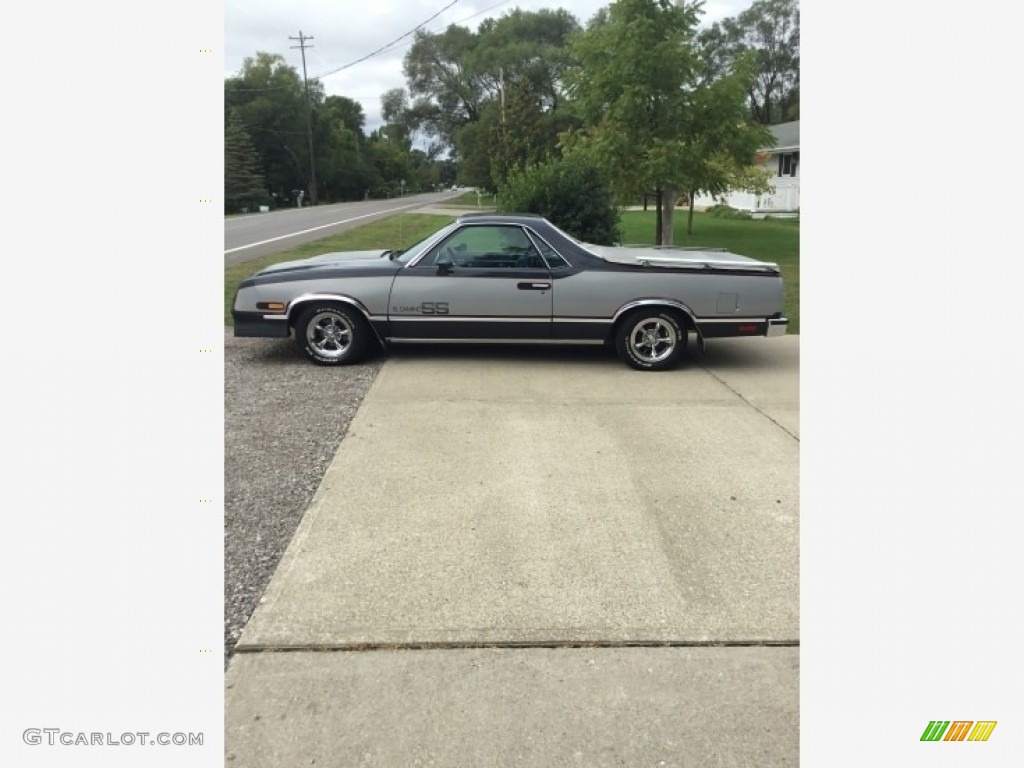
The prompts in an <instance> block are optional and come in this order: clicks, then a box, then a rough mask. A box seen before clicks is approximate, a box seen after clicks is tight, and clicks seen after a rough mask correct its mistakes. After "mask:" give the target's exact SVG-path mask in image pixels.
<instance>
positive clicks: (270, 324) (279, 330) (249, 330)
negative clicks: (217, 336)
mask: <svg viewBox="0 0 1024 768" xmlns="http://www.w3.org/2000/svg"><path fill="white" fill-rule="evenodd" d="M231 316H232V317H233V318H234V320H235V336H238V337H242V338H254V337H258V338H270V339H285V338H287V337H288V317H287V316H286V315H267V314H265V313H263V312H232V313H231ZM268 318H270V319H268Z"/></svg>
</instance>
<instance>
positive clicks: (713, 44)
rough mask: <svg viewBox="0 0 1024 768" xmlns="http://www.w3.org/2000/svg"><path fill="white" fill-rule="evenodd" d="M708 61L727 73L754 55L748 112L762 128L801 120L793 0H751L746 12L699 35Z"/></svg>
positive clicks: (797, 30)
mask: <svg viewBox="0 0 1024 768" xmlns="http://www.w3.org/2000/svg"><path fill="white" fill-rule="evenodd" d="M700 39H701V43H702V44H703V45H704V46H705V47H706V49H707V50H708V52H709V63H710V64H711V65H712V67H713V68H714V69H717V70H718V71H720V72H723V71H726V70H727V69H728V68H729V67H730V66H732V65H733V63H734V62H735V61H736V60H737V59H738V58H739V57H741V56H743V55H753V57H754V61H755V63H756V75H755V77H754V78H753V80H752V81H751V83H750V85H749V86H748V90H747V99H748V105H749V108H750V114H751V115H752V116H753V118H754V119H755V120H756V121H757V122H759V123H764V124H765V125H774V124H776V123H781V122H786V121H788V120H798V119H799V117H800V8H799V6H798V4H797V0H756V2H754V3H753V5H751V6H750V7H749V8H748V9H747V10H745V11H743V12H742V13H740V14H739V15H737V16H735V17H731V18H727V19H723V20H722V21H721V22H715V23H714V24H712V25H711V26H710V27H709V28H708V29H706V30H704V31H703V32H701V36H700Z"/></svg>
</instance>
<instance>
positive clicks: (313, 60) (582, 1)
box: [224, 0, 753, 133]
mask: <svg viewBox="0 0 1024 768" xmlns="http://www.w3.org/2000/svg"><path fill="white" fill-rule="evenodd" d="M752 2H753V0H707V2H705V4H704V15H703V16H702V22H701V23H702V24H703V25H708V24H711V23H712V22H714V21H718V20H720V19H723V18H726V17H729V16H735V15H736V14H738V13H740V12H741V11H743V10H744V9H746V8H748V7H749V6H750V4H751V3H752ZM608 4H609V0H563V1H562V2H559V0H505V2H500V0H455V2H454V4H452V0H367V1H366V2H355V1H354V0H292V1H291V2H282V1H281V0H225V5H224V12H225V17H224V37H225V49H224V76H225V77H230V76H232V75H235V74H237V73H238V72H239V71H240V70H241V67H242V61H243V60H244V59H245V58H246V57H247V56H253V55H255V53H256V52H257V51H267V52H269V53H279V54H281V55H282V56H284V58H285V61H287V62H288V63H289V64H290V65H291V66H294V67H295V68H296V70H297V71H299V72H300V73H301V71H302V58H301V52H300V51H299V50H298V49H297V48H296V49H294V50H293V49H292V48H291V46H295V45H298V40H290V39H289V38H290V37H295V38H297V37H298V36H299V32H300V31H301V32H302V34H303V35H304V36H306V37H309V36H312V37H313V40H311V41H309V43H308V45H310V46H312V47H310V48H307V49H306V71H307V73H308V75H309V77H310V78H314V77H320V79H321V82H322V83H323V84H324V89H325V91H326V93H327V95H328V96H331V95H339V96H347V97H348V98H350V99H354V100H355V101H358V102H359V103H360V104H362V105H363V113H364V114H365V115H366V132H367V133H369V132H370V131H372V130H374V129H375V128H377V127H378V126H379V125H380V124H381V118H380V96H381V94H382V93H384V92H385V91H387V90H389V89H391V88H402V87H405V85H406V83H405V76H404V75H403V74H402V58H403V57H404V56H405V54H406V52H407V51H408V50H409V48H410V47H411V45H412V39H413V36H412V35H411V34H410V35H408V36H407V37H404V38H403V39H401V40H400V41H399V42H398V43H397V45H396V46H395V47H393V48H389V49H388V50H387V51H385V52H383V53H381V54H379V55H377V56H374V57H372V58H370V59H368V60H366V61H363V62H361V63H359V64H355V65H354V66H352V67H349V68H347V69H344V70H342V71H340V72H335V73H334V74H327V73H330V72H333V71H334V70H337V69H339V68H341V67H344V66H345V65H347V64H350V63H352V62H354V61H356V60H357V59H360V58H362V57H363V56H365V55H366V54H368V53H371V52H373V51H375V50H377V49H378V48H381V47H382V46H385V45H387V44H388V43H391V42H392V41H395V40H398V39H399V38H402V36H403V35H406V33H408V32H410V31H411V30H413V29H415V28H416V27H417V26H418V25H420V24H422V23H423V22H425V21H427V19H430V18H431V17H432V16H434V15H435V14H437V13H438V12H439V11H440V12H441V13H440V14H439V15H438V16H437V18H435V19H433V20H432V21H430V22H429V23H427V24H426V25H425V26H424V27H423V29H424V30H426V31H429V32H442V31H444V29H445V28H446V27H447V26H448V25H449V24H458V25H460V26H464V27H468V28H470V29H472V30H474V31H475V30H476V28H477V27H478V26H479V24H480V22H481V21H483V20H484V19H486V18H498V17H501V16H503V15H505V14H507V13H508V12H509V11H511V10H512V9H514V8H521V9H523V10H528V11H537V10H540V9H542V8H559V7H561V8H565V9H566V10H568V11H569V12H570V13H572V14H573V15H574V16H575V17H576V18H577V19H578V20H579V21H580V23H581V24H586V22H587V21H588V20H589V19H590V18H592V17H593V15H594V14H595V13H596V12H597V11H598V9H600V8H602V7H604V6H606V5H608ZM449 5H450V6H451V7H448V8H447V9H446V10H442V9H445V8H446V6H449Z"/></svg>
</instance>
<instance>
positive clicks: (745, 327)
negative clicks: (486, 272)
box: [736, 325, 757, 333]
mask: <svg viewBox="0 0 1024 768" xmlns="http://www.w3.org/2000/svg"><path fill="white" fill-rule="evenodd" d="M736 330H738V331H739V332H740V333H753V332H754V331H756V330H757V326H756V325H741V326H740V327H739V328H737V329H736Z"/></svg>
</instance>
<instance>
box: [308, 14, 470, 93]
mask: <svg viewBox="0 0 1024 768" xmlns="http://www.w3.org/2000/svg"><path fill="white" fill-rule="evenodd" d="M457 2H459V0H452V1H451V2H450V3H448V5H446V6H445V7H444V8H442V9H441V10H440V11H438V12H437V13H435V14H434V15H433V16H431V17H430V18H429V19H427V20H426V21H424V22H422V23H420V24H417V25H416V26H415V27H413V28H412V29H410V30H409V31H408V32H406V33H405V34H404V35H401V36H400V37H396V38H395V39H394V40H392V41H391V42H390V43H387V44H386V45H382V46H381V47H380V48H378V49H377V50H375V51H373V52H371V53H368V54H366V55H365V56H363V57H362V58H359V59H356V60H355V61H352V62H349V63H348V64H345V65H344V66H341V67H338V68H337V69H332V70H331V71H330V72H324V73H323V74H322V75H317V76H316V79H318V80H319V79H320V78H321V77H327V76H328V75H334V74H337V73H338V72H341V71H342V70H343V69H348V68H349V67H354V66H355V65H356V64H360V63H362V62H364V61H366V60H367V59H371V58H373V57H374V56H376V55H377V54H380V53H384V51H386V50H387V49H388V48H390V47H391V46H393V45H394V44H395V43H397V42H398V41H400V40H404V39H405V38H407V37H408V36H409V35H411V34H413V33H415V32H416V31H417V30H418V29H421V28H422V27H425V26H426V25H427V24H429V23H430V22H432V21H433V20H434V19H436V18H437V17H438V16H440V15H441V14H442V13H444V12H445V11H447V10H448V9H449V8H451V7H452V6H453V5H455V4H456V3H457Z"/></svg>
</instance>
